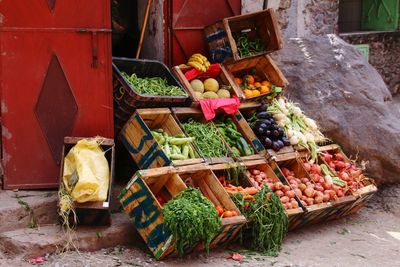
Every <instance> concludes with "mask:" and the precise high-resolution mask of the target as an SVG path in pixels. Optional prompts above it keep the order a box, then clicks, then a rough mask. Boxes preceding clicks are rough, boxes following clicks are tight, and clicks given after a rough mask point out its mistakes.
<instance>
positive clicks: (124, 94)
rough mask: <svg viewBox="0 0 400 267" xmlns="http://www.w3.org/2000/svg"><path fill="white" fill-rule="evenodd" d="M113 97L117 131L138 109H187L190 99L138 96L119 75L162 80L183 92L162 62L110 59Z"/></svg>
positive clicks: (187, 97)
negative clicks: (125, 74)
mask: <svg viewBox="0 0 400 267" xmlns="http://www.w3.org/2000/svg"><path fill="white" fill-rule="evenodd" d="M112 67H113V94H114V113H115V114H118V116H116V117H118V119H117V120H116V121H115V128H116V130H117V131H118V130H120V129H121V128H122V127H123V125H124V124H125V123H126V122H127V120H128V119H129V118H130V117H131V116H132V114H133V113H134V111H135V109H137V108H148V107H171V106H190V105H191V104H192V100H191V98H190V97H189V95H186V96H156V95H143V94H139V93H138V92H137V91H136V90H135V88H133V87H132V86H131V85H130V84H129V83H128V82H127V81H126V80H125V78H124V77H123V76H122V72H123V71H124V72H126V73H128V74H132V73H136V74H137V75H138V76H139V77H142V78H143V77H149V78H150V77H162V78H165V79H166V80H167V82H168V84H171V85H175V86H178V87H180V88H181V89H182V91H183V92H186V91H185V90H184V89H183V87H182V85H181V84H180V83H179V81H178V80H177V79H176V78H175V77H174V76H173V75H172V74H171V72H170V70H169V69H168V68H167V66H165V65H164V64H163V63H161V62H158V61H154V60H143V59H128V58H113V64H112ZM186 94H187V93H186Z"/></svg>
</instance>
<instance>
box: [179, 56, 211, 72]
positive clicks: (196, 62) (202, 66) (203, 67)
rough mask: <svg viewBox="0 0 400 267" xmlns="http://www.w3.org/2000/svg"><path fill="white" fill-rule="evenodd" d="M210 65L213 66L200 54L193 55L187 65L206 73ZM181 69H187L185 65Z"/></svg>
mask: <svg viewBox="0 0 400 267" xmlns="http://www.w3.org/2000/svg"><path fill="white" fill-rule="evenodd" d="M210 65H211V64H210V62H209V61H208V59H207V58H206V57H205V56H203V55H202V54H199V53H196V54H193V55H192V56H191V57H190V58H189V60H188V63H187V66H191V67H193V68H195V69H196V70H198V71H201V72H206V71H207V70H208V68H209V67H210ZM180 67H185V65H184V64H183V65H181V66H180Z"/></svg>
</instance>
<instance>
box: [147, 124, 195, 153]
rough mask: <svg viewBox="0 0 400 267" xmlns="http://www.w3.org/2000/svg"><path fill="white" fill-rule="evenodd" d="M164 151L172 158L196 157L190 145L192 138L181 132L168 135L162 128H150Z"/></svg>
mask: <svg viewBox="0 0 400 267" xmlns="http://www.w3.org/2000/svg"><path fill="white" fill-rule="evenodd" d="M151 133H152V134H153V135H154V137H155V138H156V140H157V142H158V144H159V145H160V146H161V148H162V150H163V151H164V153H165V154H166V155H167V157H168V158H170V159H172V160H185V159H194V158H196V156H195V154H194V151H193V148H192V146H191V145H190V144H191V143H192V142H193V140H194V138H193V137H185V136H184V135H183V134H178V135H175V136H173V137H172V136H169V135H168V134H167V133H166V132H165V131H164V130H163V129H157V130H152V131H151Z"/></svg>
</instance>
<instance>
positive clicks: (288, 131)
mask: <svg viewBox="0 0 400 267" xmlns="http://www.w3.org/2000/svg"><path fill="white" fill-rule="evenodd" d="M286 134H287V137H288V138H292V136H293V135H294V131H293V130H292V129H289V130H287V133H286Z"/></svg>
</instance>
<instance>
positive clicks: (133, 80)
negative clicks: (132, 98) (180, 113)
mask: <svg viewBox="0 0 400 267" xmlns="http://www.w3.org/2000/svg"><path fill="white" fill-rule="evenodd" d="M121 74H122V77H123V78H124V79H125V80H126V81H127V82H128V83H129V84H130V85H131V86H132V87H133V88H134V89H135V90H136V91H137V92H138V93H139V94H143V95H159V96H187V94H186V93H185V92H184V91H183V90H182V89H181V88H180V87H178V86H175V85H169V84H168V82H167V80H166V79H165V78H161V77H152V78H149V77H144V78H140V77H138V76H137V75H136V73H133V74H132V75H129V74H127V73H126V72H122V73H121Z"/></svg>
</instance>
